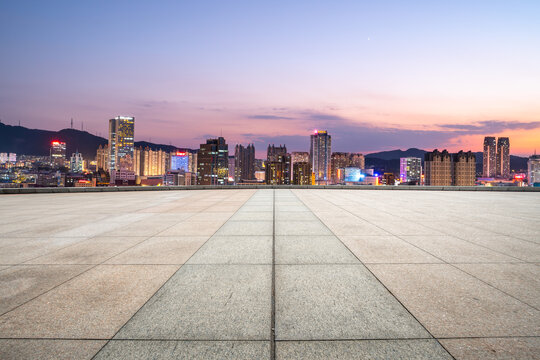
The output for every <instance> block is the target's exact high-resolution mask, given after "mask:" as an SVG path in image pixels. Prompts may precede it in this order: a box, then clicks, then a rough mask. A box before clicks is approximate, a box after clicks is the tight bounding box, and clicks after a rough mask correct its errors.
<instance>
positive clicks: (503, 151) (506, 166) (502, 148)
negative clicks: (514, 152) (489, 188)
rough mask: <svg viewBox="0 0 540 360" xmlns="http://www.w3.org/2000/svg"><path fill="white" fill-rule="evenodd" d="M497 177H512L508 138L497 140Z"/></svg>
mask: <svg viewBox="0 0 540 360" xmlns="http://www.w3.org/2000/svg"><path fill="white" fill-rule="evenodd" d="M497 175H498V176H501V177H505V178H508V177H509V176H510V139H509V138H507V137H500V138H498V139H497Z"/></svg>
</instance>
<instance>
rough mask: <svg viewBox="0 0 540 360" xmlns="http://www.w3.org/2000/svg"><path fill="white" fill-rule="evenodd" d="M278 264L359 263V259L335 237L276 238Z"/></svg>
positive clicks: (288, 236) (290, 236)
mask: <svg viewBox="0 0 540 360" xmlns="http://www.w3.org/2000/svg"><path fill="white" fill-rule="evenodd" d="M275 262H276V264H324V263H344V264H347V263H349V264H355V263H359V261H358V259H357V258H356V257H355V256H354V255H353V254H352V253H351V252H350V251H349V250H348V249H347V248H346V247H345V246H344V245H343V243H342V242H341V241H339V239H338V238H336V237H335V236H333V235H327V236H298V235H286V236H276V240H275Z"/></svg>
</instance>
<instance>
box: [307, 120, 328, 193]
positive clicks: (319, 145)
mask: <svg viewBox="0 0 540 360" xmlns="http://www.w3.org/2000/svg"><path fill="white" fill-rule="evenodd" d="M310 143H311V145H310V151H309V159H310V163H311V169H312V171H313V173H314V174H315V183H316V184H317V185H319V184H322V185H326V184H328V183H329V182H330V181H331V161H330V160H331V154H332V137H331V136H330V135H328V132H326V131H322V130H315V132H314V133H313V134H312V135H311V142H310Z"/></svg>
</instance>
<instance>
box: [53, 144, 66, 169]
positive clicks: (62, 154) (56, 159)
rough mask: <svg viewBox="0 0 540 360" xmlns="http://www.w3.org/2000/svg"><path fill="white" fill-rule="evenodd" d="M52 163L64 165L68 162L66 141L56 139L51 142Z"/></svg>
mask: <svg viewBox="0 0 540 360" xmlns="http://www.w3.org/2000/svg"><path fill="white" fill-rule="evenodd" d="M51 163H53V164H54V165H57V166H64V164H65V163H66V143H65V142H63V141H57V140H55V141H53V142H52V143H51Z"/></svg>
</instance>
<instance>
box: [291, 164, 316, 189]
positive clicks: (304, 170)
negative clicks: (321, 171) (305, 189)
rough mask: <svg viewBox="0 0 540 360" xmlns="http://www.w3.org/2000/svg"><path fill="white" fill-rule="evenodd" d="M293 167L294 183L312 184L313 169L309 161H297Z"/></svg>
mask: <svg viewBox="0 0 540 360" xmlns="http://www.w3.org/2000/svg"><path fill="white" fill-rule="evenodd" d="M291 161H292V160H291ZM292 169H293V176H292V178H293V184H294V185H311V178H312V171H311V164H310V163H309V161H297V162H295V163H293V165H292Z"/></svg>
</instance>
